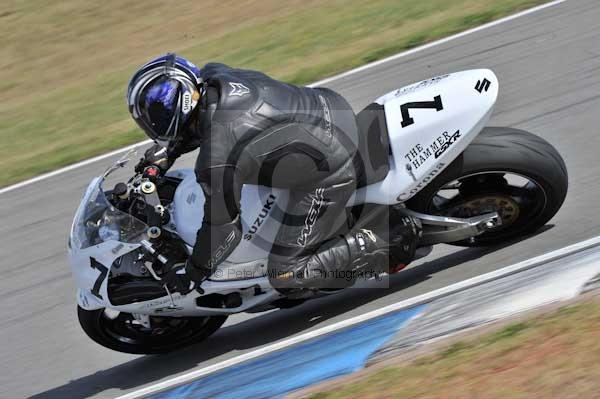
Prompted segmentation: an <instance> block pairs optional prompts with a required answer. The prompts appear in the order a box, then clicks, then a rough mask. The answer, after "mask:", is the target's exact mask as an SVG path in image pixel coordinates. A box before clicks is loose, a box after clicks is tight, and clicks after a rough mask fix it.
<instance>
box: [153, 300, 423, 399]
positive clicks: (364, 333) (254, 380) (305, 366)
mask: <svg viewBox="0 0 600 399" xmlns="http://www.w3.org/2000/svg"><path fill="white" fill-rule="evenodd" d="M423 308H424V306H417V307H414V308H411V309H407V310H402V311H398V312H394V313H390V314H387V315H383V316H380V317H377V318H375V319H371V320H368V321H365V322H363V323H360V324H358V325H356V326H352V327H348V328H346V329H343V330H340V331H336V332H334V333H330V334H327V335H324V336H321V337H317V338H314V339H312V340H310V341H307V342H303V343H300V344H297V345H294V346H291V347H289V348H286V349H282V350H280V351H277V352H274V353H270V354H267V355H264V356H261V357H260V358H257V359H253V360H250V361H247V362H244V363H241V364H239V365H236V366H232V367H229V368H226V369H223V370H220V371H217V372H215V373H212V374H209V375H207V376H205V377H201V378H200V379H197V380H195V381H191V382H189V383H187V384H185V385H181V386H178V387H176V388H173V389H171V390H168V391H164V392H161V393H158V394H156V395H153V396H151V398H153V399H200V398H202V399H205V398H219V399H244V398H274V397H281V396H283V395H284V394H286V393H288V392H291V391H293V390H296V389H299V388H302V387H305V386H308V385H312V384H315V383H317V382H320V381H323V380H326V379H329V378H333V377H337V376H340V375H344V374H348V373H351V372H354V371H357V370H359V369H361V368H363V367H364V365H365V363H366V362H367V360H368V359H369V356H370V355H371V354H373V353H374V352H375V351H376V350H377V349H379V348H380V347H381V346H382V345H383V344H384V343H385V342H386V341H387V340H388V339H390V338H391V337H392V336H393V335H394V334H395V333H396V332H397V331H398V330H399V329H400V328H401V327H402V326H403V325H404V324H405V323H406V322H407V321H408V320H410V319H411V318H412V317H414V316H415V315H417V314H419V313H420V312H422V311H423Z"/></svg>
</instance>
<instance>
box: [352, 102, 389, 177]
mask: <svg viewBox="0 0 600 399" xmlns="http://www.w3.org/2000/svg"><path fill="white" fill-rule="evenodd" d="M356 123H357V125H358V130H359V135H358V136H359V142H358V150H359V151H358V154H357V155H356V157H355V159H354V161H355V167H356V168H357V170H359V171H360V173H359V176H358V178H359V182H358V183H359V187H363V186H366V185H369V184H373V183H376V182H378V181H381V180H383V179H384V178H385V176H386V175H387V174H388V172H389V171H390V164H389V154H390V150H389V147H390V144H389V136H388V129H387V123H386V120H385V110H384V108H383V105H381V104H377V103H372V104H370V105H368V106H367V107H366V108H365V109H363V110H362V111H360V112H359V113H358V115H356Z"/></svg>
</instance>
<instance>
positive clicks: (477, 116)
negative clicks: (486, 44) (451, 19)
mask: <svg viewBox="0 0 600 399" xmlns="http://www.w3.org/2000/svg"><path fill="white" fill-rule="evenodd" d="M497 97H498V79H497V78H496V75H494V73H493V72H492V71H490V70H489V69H477V70H472V71H465V72H458V73H453V74H449V75H443V76H438V77H435V78H432V79H427V80H424V81H422V82H420V83H416V84H413V85H411V86H407V87H403V88H401V89H398V90H395V91H393V92H390V93H388V94H386V95H384V96H382V97H380V98H378V99H377V100H376V101H375V102H377V103H378V104H382V105H383V106H384V109H385V118H386V121H387V129H388V135H389V140H390V147H391V155H390V160H389V162H390V171H389V173H388V174H387V176H386V177H385V179H383V180H382V181H380V182H377V183H374V184H371V185H369V186H366V187H363V188H361V189H359V190H357V192H356V193H355V195H354V196H353V197H352V198H350V201H349V205H357V204H360V203H363V202H364V203H375V204H387V205H392V204H397V203H399V202H404V201H406V200H408V199H410V198H411V197H412V196H414V195H415V194H416V193H418V192H419V191H420V190H421V189H422V188H423V187H424V186H425V185H427V183H428V182H429V181H431V179H433V178H434V177H435V176H437V175H438V174H439V173H440V172H441V171H442V170H444V169H445V168H446V166H448V165H449V164H450V163H451V162H452V161H453V160H454V159H455V158H456V157H458V156H459V155H460V154H461V153H462V152H463V151H464V150H465V148H467V146H468V145H469V144H470V143H471V142H472V141H473V139H475V137H476V136H477V134H479V132H480V131H481V129H483V127H485V125H486V124H487V122H488V120H489V118H490V116H491V114H492V108H493V106H494V104H495V103H496V99H497Z"/></svg>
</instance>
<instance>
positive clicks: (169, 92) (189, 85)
mask: <svg viewBox="0 0 600 399" xmlns="http://www.w3.org/2000/svg"><path fill="white" fill-rule="evenodd" d="M202 90H203V82H202V78H201V77H200V69H199V68H198V67H197V66H195V65H194V64H192V63H191V62H189V61H188V60H186V59H185V58H183V57H178V56H176V55H175V54H173V53H170V54H167V55H164V56H161V57H158V58H156V59H154V60H152V61H150V62H148V63H147V64H145V65H144V66H142V67H141V68H140V69H139V70H138V71H137V72H136V73H135V74H134V75H133V77H132V78H131V81H130V82H129V86H128V88H127V104H128V106H129V112H130V113H131V116H132V117H133V119H134V120H135V121H136V123H137V124H138V125H139V126H140V127H141V128H142V130H144V132H145V133H146V134H147V135H148V137H150V138H151V139H152V140H154V141H156V142H158V143H159V144H161V145H164V146H167V145H168V144H169V143H172V142H174V141H176V140H177V139H178V138H179V137H180V136H181V133H182V132H183V130H184V129H185V127H186V124H187V123H188V122H189V121H190V119H191V116H192V114H193V111H194V109H195V108H196V105H197V104H198V101H199V100H200V97H201V95H202Z"/></svg>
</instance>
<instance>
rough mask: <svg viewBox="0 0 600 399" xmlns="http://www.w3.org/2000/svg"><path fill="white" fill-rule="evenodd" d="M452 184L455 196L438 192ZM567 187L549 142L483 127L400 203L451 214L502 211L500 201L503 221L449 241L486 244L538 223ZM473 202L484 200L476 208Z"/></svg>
mask: <svg viewBox="0 0 600 399" xmlns="http://www.w3.org/2000/svg"><path fill="white" fill-rule="evenodd" d="M507 176H516V180H518V178H523V179H525V180H527V181H529V182H528V183H526V184H525V186H524V187H515V186H511V185H510V184H509V181H508V179H509V178H508V177H507ZM453 187H455V188H456V190H455V191H457V192H458V194H457V195H456V196H455V197H453V198H450V199H447V198H445V197H443V196H442V195H441V194H440V193H442V191H444V190H452V189H453ZM567 189H568V174H567V168H566V166H565V163H564V161H563V159H562V157H561V156H560V154H559V153H558V152H557V151H556V149H555V148H554V147H553V146H552V145H551V144H549V143H548V142H547V141H545V140H544V139H542V138H540V137H538V136H536V135H534V134H532V133H529V132H526V131H523V130H519V129H513V128H506V127H487V128H484V129H483V130H482V131H481V133H480V134H479V136H477V138H476V139H475V140H474V141H473V142H472V143H471V144H470V145H469V146H468V147H467V148H466V150H465V151H464V152H463V153H462V154H461V155H460V156H459V157H458V158H457V159H455V160H454V161H453V162H452V163H451V164H450V165H449V166H448V167H447V168H446V169H445V170H444V171H443V172H442V173H441V174H440V175H439V176H437V177H436V178H435V179H433V180H432V181H431V183H430V184H428V185H427V186H426V187H425V188H424V189H423V190H421V191H420V192H419V193H417V194H416V195H415V196H414V197H413V198H411V199H410V200H409V201H408V202H407V203H406V205H407V207H408V208H409V209H413V210H415V211H417V212H422V213H427V214H433V215H443V216H456V217H470V216H476V215H477V214H484V213H488V212H490V211H498V212H499V213H501V216H502V210H503V206H504V207H505V208H506V209H512V211H507V212H505V217H503V219H506V222H509V223H508V225H507V223H505V224H504V226H501V227H499V228H496V229H492V230H490V231H489V232H486V233H484V234H482V235H480V236H477V237H474V238H472V239H470V240H465V241H460V242H457V243H453V244H456V245H463V246H487V245H495V244H500V243H502V242H505V241H509V240H511V239H515V238H519V237H523V236H525V235H528V234H531V233H533V232H535V231H536V230H538V229H539V228H540V227H542V226H544V225H545V224H546V223H547V222H548V221H549V220H550V219H551V218H552V217H553V216H554V215H555V214H556V212H558V210H559V209H560V207H561V205H562V204H563V202H564V200H565V197H566V195H567ZM477 204H479V205H485V206H482V207H481V208H482V209H481V211H479V212H477V211H476V208H477ZM486 206H487V208H486ZM494 206H496V208H497V209H495V208H494ZM483 208H486V209H483ZM513 208H517V209H513ZM461 213H462V214H461ZM503 222H505V221H504V220H503Z"/></svg>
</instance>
